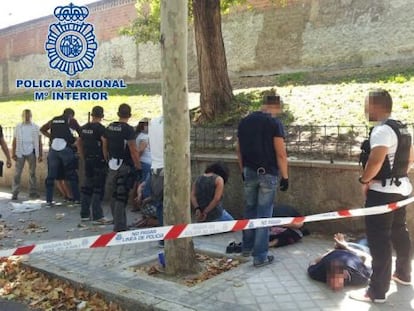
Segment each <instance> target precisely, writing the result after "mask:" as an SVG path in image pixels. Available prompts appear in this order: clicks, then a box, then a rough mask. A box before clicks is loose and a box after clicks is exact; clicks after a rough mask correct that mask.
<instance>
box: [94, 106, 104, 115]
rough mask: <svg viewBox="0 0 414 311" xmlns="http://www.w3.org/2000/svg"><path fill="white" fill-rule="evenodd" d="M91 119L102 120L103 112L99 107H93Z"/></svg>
mask: <svg viewBox="0 0 414 311" xmlns="http://www.w3.org/2000/svg"><path fill="white" fill-rule="evenodd" d="M91 115H92V117H96V118H103V117H104V110H103V108H102V107H101V106H95V107H93V108H92V113H91Z"/></svg>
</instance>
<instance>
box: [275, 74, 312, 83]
mask: <svg viewBox="0 0 414 311" xmlns="http://www.w3.org/2000/svg"><path fill="white" fill-rule="evenodd" d="M307 76H308V75H307V73H305V72H293V73H286V74H281V75H279V76H277V77H276V78H275V83H276V85H282V86H283V85H300V84H304V83H305V82H306V80H307Z"/></svg>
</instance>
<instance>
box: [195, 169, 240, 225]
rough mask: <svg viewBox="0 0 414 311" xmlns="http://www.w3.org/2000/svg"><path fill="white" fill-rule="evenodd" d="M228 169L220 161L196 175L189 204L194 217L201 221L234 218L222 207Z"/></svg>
mask: <svg viewBox="0 0 414 311" xmlns="http://www.w3.org/2000/svg"><path fill="white" fill-rule="evenodd" d="M228 177H229V169H228V167H227V166H226V165H225V164H224V163H222V162H215V163H213V164H211V165H209V166H208V167H207V168H206V170H205V171H204V174H203V175H200V176H198V177H197V179H196V181H195V182H194V183H193V186H192V189H191V204H192V205H193V207H194V209H195V215H196V219H197V221H199V222H202V221H228V220H234V218H233V217H232V216H231V215H230V214H229V213H228V212H227V211H226V210H225V209H224V208H223V202H222V199H223V192H224V184H225V183H226V182H227V180H228Z"/></svg>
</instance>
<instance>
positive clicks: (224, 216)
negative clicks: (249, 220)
mask: <svg viewBox="0 0 414 311" xmlns="http://www.w3.org/2000/svg"><path fill="white" fill-rule="evenodd" d="M230 220H234V218H233V216H231V215H230V214H229V212H227V211H226V210H225V209H224V210H223V213H222V214H221V216H220V217H219V218H217V219H215V220H214V221H230Z"/></svg>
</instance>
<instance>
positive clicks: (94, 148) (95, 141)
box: [81, 123, 104, 158]
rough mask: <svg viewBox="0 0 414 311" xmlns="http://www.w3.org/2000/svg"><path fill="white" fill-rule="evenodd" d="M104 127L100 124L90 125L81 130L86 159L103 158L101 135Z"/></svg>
mask: <svg viewBox="0 0 414 311" xmlns="http://www.w3.org/2000/svg"><path fill="white" fill-rule="evenodd" d="M103 131H104V127H103V125H101V124H100V123H88V124H86V125H84V126H83V127H82V129H81V138H82V143H83V144H82V146H83V150H84V153H85V157H86V158H92V157H93V158H103V153H102V141H101V135H102V134H103Z"/></svg>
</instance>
